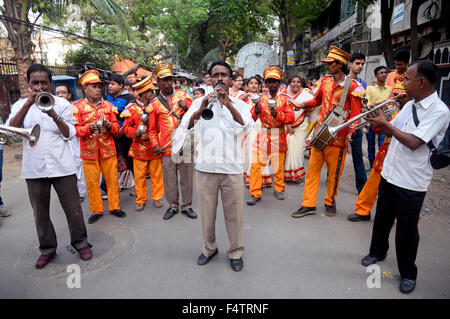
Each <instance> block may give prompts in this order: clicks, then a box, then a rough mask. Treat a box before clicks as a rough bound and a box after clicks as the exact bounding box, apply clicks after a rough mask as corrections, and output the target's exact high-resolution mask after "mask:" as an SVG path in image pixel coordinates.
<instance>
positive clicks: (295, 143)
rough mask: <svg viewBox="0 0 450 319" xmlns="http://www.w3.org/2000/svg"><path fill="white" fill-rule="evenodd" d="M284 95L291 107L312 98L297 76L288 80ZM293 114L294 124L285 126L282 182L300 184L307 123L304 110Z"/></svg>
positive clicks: (302, 80) (309, 91) (303, 81)
mask: <svg viewBox="0 0 450 319" xmlns="http://www.w3.org/2000/svg"><path fill="white" fill-rule="evenodd" d="M286 94H287V95H288V96H289V97H290V100H289V101H290V103H291V104H293V105H296V104H298V103H300V102H304V101H308V100H310V99H312V98H313V95H312V94H311V90H310V89H308V88H307V86H306V81H305V80H304V79H302V78H300V77H299V76H294V77H293V78H291V79H290V80H289V88H288V90H287V92H286ZM294 113H295V122H294V123H293V124H290V125H286V128H287V132H288V134H287V136H286V141H287V145H288V151H287V153H286V162H285V164H284V180H285V181H288V182H296V183H301V181H302V177H303V176H304V175H305V168H304V166H303V161H304V157H305V146H306V143H305V140H306V129H307V127H308V122H307V121H305V115H306V114H305V112H304V109H301V110H300V111H295V112H294Z"/></svg>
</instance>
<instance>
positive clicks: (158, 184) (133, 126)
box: [121, 76, 164, 211]
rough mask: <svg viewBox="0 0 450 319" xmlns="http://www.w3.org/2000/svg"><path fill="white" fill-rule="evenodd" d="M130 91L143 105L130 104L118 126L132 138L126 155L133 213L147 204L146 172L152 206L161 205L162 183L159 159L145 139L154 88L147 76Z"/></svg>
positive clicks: (148, 141)
mask: <svg viewBox="0 0 450 319" xmlns="http://www.w3.org/2000/svg"><path fill="white" fill-rule="evenodd" d="M133 88H134V89H135V90H136V93H137V94H139V100H140V102H142V103H143V106H140V105H138V104H131V105H129V106H127V108H126V109H125V110H124V111H123V112H122V114H121V117H124V118H125V121H124V124H123V127H122V129H123V131H124V133H125V135H126V136H127V137H128V138H131V139H133V143H132V144H131V147H130V151H129V153H128V155H129V156H130V157H133V168H134V185H135V188H136V210H137V211H141V210H143V209H144V206H145V203H146V202H147V171H148V172H150V178H151V187H152V199H153V204H154V205H155V206H156V207H158V208H159V207H162V205H163V202H162V200H161V199H162V198H163V196H164V183H163V172H162V165H161V156H160V155H156V154H155V153H154V152H153V149H152V147H151V145H150V138H149V136H148V119H149V117H150V113H151V112H152V107H151V106H150V103H151V102H152V101H153V100H154V99H155V98H156V94H155V89H156V88H155V86H154V85H153V83H152V81H151V78H150V77H149V76H148V77H146V78H145V79H143V80H142V81H140V82H138V83H136V84H135V85H133ZM142 116H144V118H142ZM145 117H146V118H145ZM142 125H143V127H142ZM141 128H145V131H144V132H142V131H141V130H140V129H141Z"/></svg>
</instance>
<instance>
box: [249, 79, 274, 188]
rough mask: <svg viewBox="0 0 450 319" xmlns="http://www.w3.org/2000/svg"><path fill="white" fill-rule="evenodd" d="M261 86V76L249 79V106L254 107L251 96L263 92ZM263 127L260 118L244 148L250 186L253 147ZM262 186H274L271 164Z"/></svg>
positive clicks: (263, 176)
mask: <svg viewBox="0 0 450 319" xmlns="http://www.w3.org/2000/svg"><path fill="white" fill-rule="evenodd" d="M261 86H262V83H261V81H260V80H259V78H257V77H255V76H252V77H251V78H250V79H249V80H248V92H247V93H246V95H245V96H242V97H245V98H246V99H245V100H244V101H245V102H246V103H247V104H248V105H249V108H250V109H251V108H252V104H253V103H252V100H251V97H252V95H253V94H261ZM260 128H261V120H260V119H259V118H258V120H257V121H256V122H255V126H254V127H253V130H252V131H251V132H250V134H249V135H248V136H246V138H245V141H244V150H245V162H244V180H245V185H247V186H249V180H250V170H251V168H252V153H253V148H254V147H256V146H255V145H254V144H255V141H256V136H257V135H258V131H259V130H260ZM262 181H263V182H262V187H270V186H272V178H271V177H270V167H269V164H267V165H266V167H265V168H264V171H263V174H262Z"/></svg>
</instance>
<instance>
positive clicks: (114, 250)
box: [0, 156, 450, 299]
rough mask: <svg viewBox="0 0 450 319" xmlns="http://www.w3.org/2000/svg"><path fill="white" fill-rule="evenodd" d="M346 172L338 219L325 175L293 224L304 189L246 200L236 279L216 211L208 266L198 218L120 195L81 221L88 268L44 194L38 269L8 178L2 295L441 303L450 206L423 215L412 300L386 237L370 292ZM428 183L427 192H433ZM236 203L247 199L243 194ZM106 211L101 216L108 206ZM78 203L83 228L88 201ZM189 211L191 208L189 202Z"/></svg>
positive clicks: (30, 221) (449, 271)
mask: <svg viewBox="0 0 450 319" xmlns="http://www.w3.org/2000/svg"><path fill="white" fill-rule="evenodd" d="M306 163H307V160H306ZM366 166H367V165H366ZM353 174H354V173H353V166H352V163H351V156H348V157H347V160H346V166H345V169H344V173H343V179H342V184H341V186H340V188H339V194H338V205H337V210H338V214H337V215H336V216H335V217H327V216H326V215H325V214H324V207H323V197H324V191H325V176H326V172H325V168H324V169H323V171H322V177H321V183H320V190H319V196H318V200H317V203H318V205H317V207H318V209H319V212H318V213H317V214H316V215H314V216H307V217H305V218H302V219H293V218H291V217H290V214H291V212H293V211H295V210H296V209H298V208H299V206H300V204H301V195H302V193H303V188H304V185H303V184H300V185H297V184H288V186H287V189H286V199H285V200H284V201H278V200H276V199H275V198H274V195H273V188H265V189H264V191H263V199H262V201H260V202H258V203H257V205H255V206H252V207H250V206H247V205H245V204H244V205H245V207H244V228H245V233H244V240H245V250H246V251H245V253H244V256H243V259H244V269H243V271H241V272H239V273H236V272H234V271H233V270H232V269H231V267H230V263H229V261H228V259H227V256H226V250H227V248H228V238H227V234H226V230H225V226H224V220H223V211H222V206H221V205H219V207H218V215H217V216H218V217H217V229H216V231H217V243H218V247H219V254H218V256H216V257H215V258H214V259H213V260H212V261H211V262H210V263H209V264H207V265H205V266H198V265H197V263H196V261H197V257H198V256H199V254H200V253H201V247H202V234H201V224H200V219H199V218H198V219H195V220H192V219H189V218H187V217H186V216H184V215H182V214H177V215H175V216H174V217H173V218H172V219H171V220H168V221H164V220H163V219H162V216H163V214H164V211H165V209H166V208H167V203H165V205H164V207H163V208H159V209H158V208H155V207H154V206H152V205H151V204H149V205H147V206H146V208H145V209H144V211H142V212H136V211H135V209H134V197H131V196H130V195H129V192H128V191H123V192H121V193H120V204H121V208H122V209H123V210H124V211H126V212H127V214H128V216H127V217H126V218H124V219H119V218H117V217H114V216H112V215H109V214H108V213H106V214H105V216H104V217H103V218H101V219H100V220H99V221H98V222H97V223H96V224H93V225H89V224H87V229H88V236H89V239H90V242H91V243H92V244H93V246H94V247H93V254H94V257H93V259H92V260H90V261H87V262H86V261H81V260H79V259H78V257H77V255H73V254H71V253H70V252H69V251H68V250H67V249H66V248H65V247H66V246H67V245H68V244H69V242H70V240H69V236H68V228H67V222H66V220H65V216H64V213H63V211H62V209H61V206H60V204H59V202H58V199H57V196H56V193H54V192H53V193H52V201H51V217H52V220H53V223H54V226H55V229H56V232H57V236H58V242H59V247H58V251H57V253H58V254H57V258H56V259H55V260H54V262H52V263H51V264H49V265H48V266H47V267H46V268H44V269H42V270H37V269H35V268H34V264H35V262H36V260H37V258H38V256H39V250H38V248H37V247H38V241H37V234H36V229H35V224H34V218H33V212H32V210H31V206H30V203H29V200H28V194H27V190H26V185H25V182H24V181H23V180H22V179H20V178H19V177H14V178H9V179H7V181H6V182H5V181H4V182H3V183H2V188H1V190H2V196H3V198H4V200H5V202H6V205H7V207H8V208H9V210H10V211H11V213H12V216H11V217H8V218H2V219H1V223H2V226H1V227H0V252H1V259H0V298H1V299H4V298H164V299H165V298H167V299H172V298H182V299H186V298H200V299H202V298H208V299H215V298H238V299H246V298H269V299H271V298H274V299H277V298H288V299H291V298H295V299H297V298H345V299H347V298H350V299H360V298H369V299H370V298H394V299H396V298H404V299H410V298H449V297H450V267H449V266H450V241H449V230H450V220H449V216H450V215H449V211H448V207H449V205H448V202H449V201H448V199H445V205H444V208H443V209H442V208H441V209H432V210H431V211H430V210H429V209H428V211H425V212H423V213H422V214H421V219H420V223H419V230H420V234H421V238H420V243H419V253H418V257H417V262H416V263H417V265H418V269H419V273H418V280H417V287H416V290H415V291H414V292H413V293H411V294H410V295H404V294H402V293H400V292H399V290H398V285H399V281H400V278H399V274H398V269H397V263H396V254H395V245H394V236H395V233H394V231H392V232H391V238H390V247H391V249H390V251H389V253H388V257H387V259H386V260H385V261H383V262H381V263H379V264H378V265H379V266H380V268H379V275H380V276H379V283H380V285H379V288H377V287H375V288H369V286H370V285H369V286H368V284H367V282H368V278H369V276H370V275H372V274H373V273H369V272H367V269H366V268H364V267H363V266H362V265H361V264H360V260H361V258H362V257H364V256H365V255H366V254H367V253H368V249H369V245H370V238H371V234H372V226H373V219H372V220H371V221H368V222H359V223H351V222H349V221H347V215H348V214H350V213H352V212H353V210H354V203H355V200H356V194H357V193H356V190H355V186H354V177H353ZM4 175H8V172H4ZM435 175H436V174H435ZM448 177H449V171H448V170H447V171H439V172H438V174H437V175H436V176H435V179H433V183H434V184H433V185H434V186H433V187H434V189H439V190H440V191H441V192H442V188H444V189H445V188H446V189H447V191H446V193H447V194H448V179H447V178H448ZM433 187H432V189H431V191H430V192H429V193H428V194H427V197H432V196H433ZM243 196H244V198H245V200H246V199H247V196H248V188H246V189H245V194H243ZM428 203H429V201H428V202H427V205H428ZM104 204H105V212H107V203H106V201H105V202H104ZM82 207H83V210H84V216H85V220H86V222H87V218H88V217H89V215H90V211H89V203H88V201H87V200H85V201H84V202H83V203H82ZM427 207H429V206H427ZM193 208H194V210H196V211H197V212H198V213H199V211H198V203H197V196H196V195H194V203H193ZM424 209H426V207H425V205H424ZM373 212H374V210H373ZM394 227H395V226H394ZM71 264H77V265H78V266H79V269H80V271H81V276H80V281H79V286H80V288H69V287H68V279H70V278H69V276H71V275H72V272H70V270H69V272H68V265H71ZM371 278H372V277H371ZM369 279H370V278H369ZM369 281H370V280H369ZM371 282H375V281H371ZM69 286H70V285H69Z"/></svg>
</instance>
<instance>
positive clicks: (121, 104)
mask: <svg viewBox="0 0 450 319" xmlns="http://www.w3.org/2000/svg"><path fill="white" fill-rule="evenodd" d="M106 100H107V101H108V102H111V103H112V104H113V105H114V106H115V107H116V108H117V112H118V113H119V114H117V121H118V122H119V124H120V127H122V125H123V122H124V119H123V118H121V117H120V114H121V113H122V111H123V110H125V108H126V107H127V105H128V104H130V103H135V102H136V100H135V99H134V98H133V97H132V96H131V95H130V94H129V93H128V91H126V90H125V91H123V92H122V93H121V94H120V95H119V96H117V97H114V96H112V95H110V94H108V95H107V96H106Z"/></svg>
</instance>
